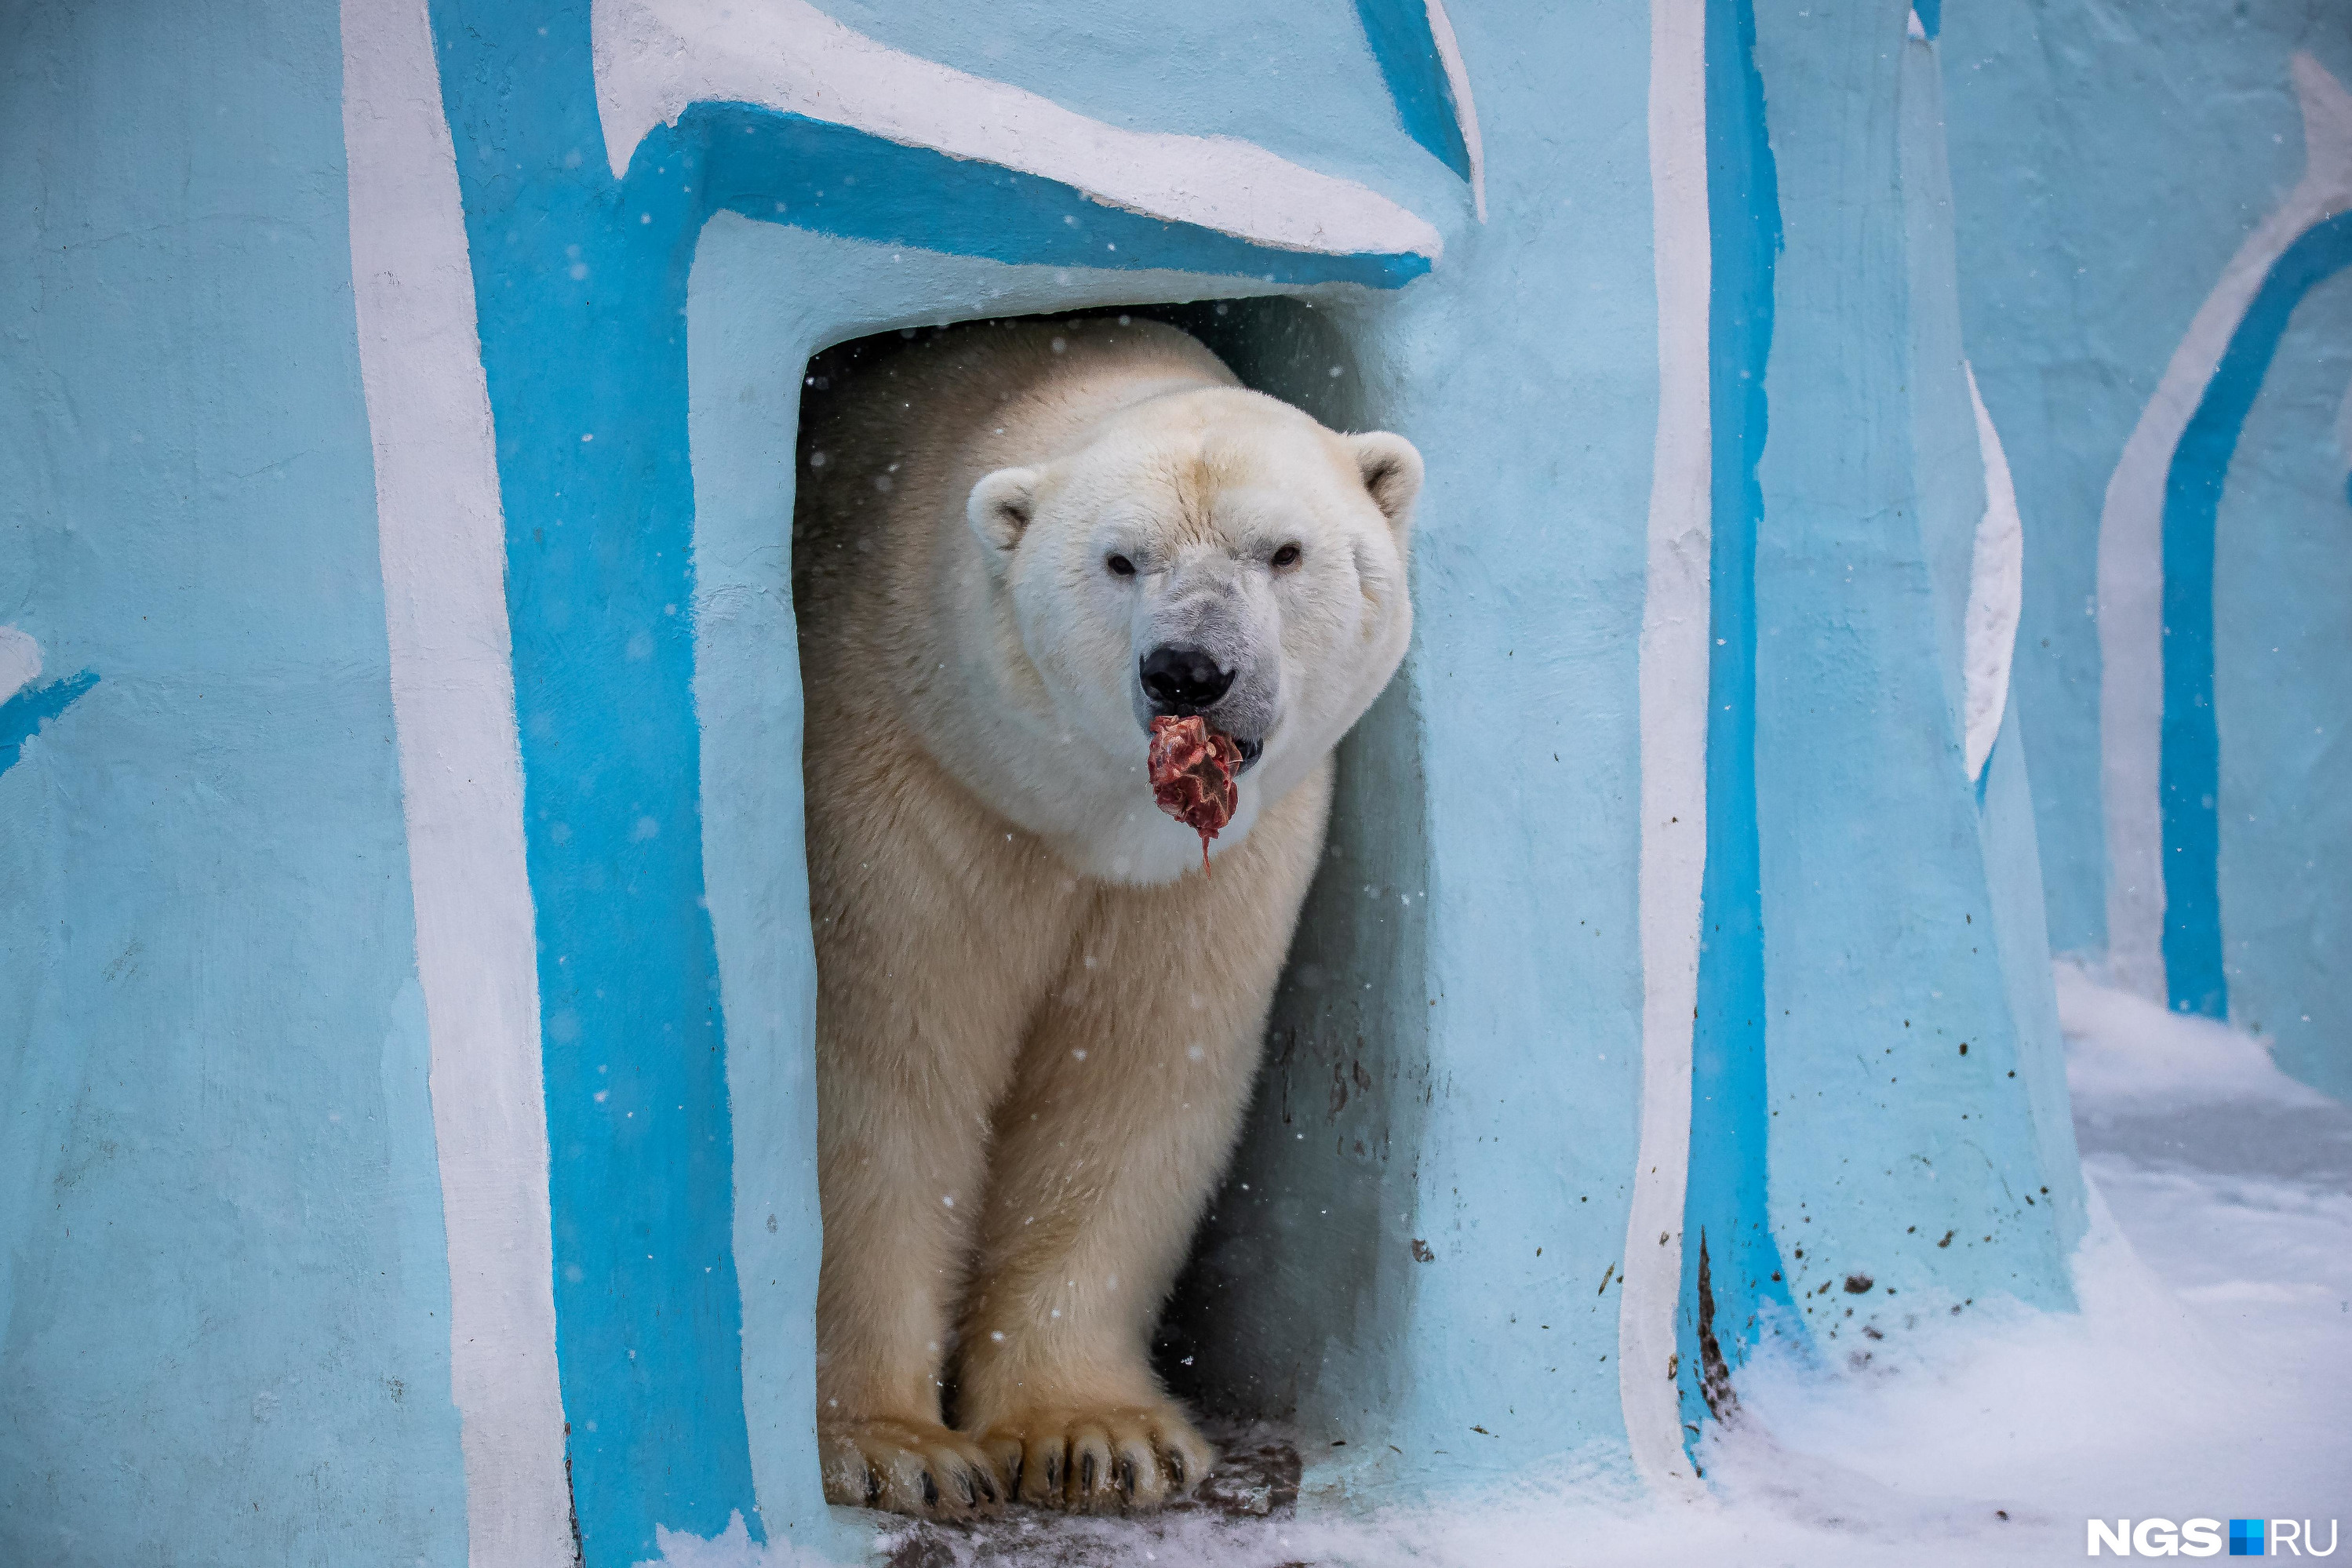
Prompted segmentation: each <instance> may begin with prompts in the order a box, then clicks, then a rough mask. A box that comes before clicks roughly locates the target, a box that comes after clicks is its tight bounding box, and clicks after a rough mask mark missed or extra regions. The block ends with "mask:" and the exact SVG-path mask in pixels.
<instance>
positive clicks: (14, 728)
mask: <svg viewBox="0 0 2352 1568" xmlns="http://www.w3.org/2000/svg"><path fill="white" fill-rule="evenodd" d="M94 685H98V672H97V671H95V670H84V671H82V672H81V674H78V675H68V676H67V677H66V678H65V679H63V680H61V681H51V682H49V683H48V685H41V686H26V688H25V689H24V690H23V691H20V692H18V693H17V694H16V695H15V696H12V697H10V698H9V699H8V700H7V701H6V702H5V703H0V773H5V772H7V771H8V769H10V768H14V767H15V766H16V761H17V759H18V758H21V757H23V756H24V754H25V742H26V741H28V740H30V739H32V738H33V737H34V736H35V735H36V734H37V733H38V732H39V730H40V727H42V726H43V725H45V724H47V723H48V722H49V720H51V719H53V718H55V717H57V716H58V715H59V714H61V713H63V712H65V711H66V709H67V708H68V707H70V706H73V704H74V702H75V700H76V699H77V698H79V696H80V695H82V693H84V692H86V691H88V690H89V688H90V687H92V686H94Z"/></svg>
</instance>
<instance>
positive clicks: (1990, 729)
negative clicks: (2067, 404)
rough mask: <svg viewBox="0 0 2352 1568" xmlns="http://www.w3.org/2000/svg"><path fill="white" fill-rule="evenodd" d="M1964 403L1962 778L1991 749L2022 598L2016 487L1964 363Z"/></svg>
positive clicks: (2021, 528)
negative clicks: (1979, 485)
mask: <svg viewBox="0 0 2352 1568" xmlns="http://www.w3.org/2000/svg"><path fill="white" fill-rule="evenodd" d="M1960 369H1961V370H1962V371H1965V372H1966V373H1967V375H1968V378H1969V405H1970V406H1971V407H1973V408H1974V409H1975V410H1976V411H1977V451H1978V453H1979V455H1981V456H1982V458H1983V460H1984V487H1985V509H1984V516H1983V517H1979V518H1978V519H1977V538H1976V549H1975V551H1974V553H1973V555H1972V556H1971V558H1970V560H1969V612H1968V617H1967V620H1966V622H1965V629H1964V632H1963V636H1964V639H1965V642H1964V644H1963V645H1964V648H1965V650H1966V651H1965V653H1963V655H1962V657H1961V661H1960V675H1961V679H1962V682H1963V684H1964V689H1965V691H1966V693H1967V700H1966V704H1965V710H1966V711H1965V716H1966V720H1967V725H1966V730H1965V734H1966V737H1967V740H1966V749H1967V752H1968V763H1969V779H1970V780H1972V781H1973V780H1974V779H1976V778H1977V776H1978V775H1979V774H1980V773H1982V772H1983V771H1984V765H1985V760H1986V759H1987V758H1990V757H1991V756H1992V743H1993V739H1994V737H1997V736H1999V735H2000V719H2001V715H2002V714H2003V713H2005V712H2007V711H2008V709H2009V669H2010V664H2011V661H2012V660H2014V659H2015V658H2016V656H2017V618H2018V614H2019V612H2020V611H2021V608H2022V606H2023V602H2024V596H2025V524H2024V521H2023V519H2021V517H2018V515H2017V486H2016V484H2015V483H2014V482H2013V481H2012V480H2011V478H2010V474H2009V455H2008V454H2007V453H2005V452H2003V451H2002V450H2001V449H2000V432H1999V431H1997V430H1995V429H1994V428H1993V426H1992V415H1991V413H1989V412H1987V410H1986V408H1985V404H1984V396H1983V394H1982V393H1980V392H1978V391H1977V371H1976V367H1975V366H1974V365H1971V364H1969V362H1968V361H1966V360H1963V361H1960Z"/></svg>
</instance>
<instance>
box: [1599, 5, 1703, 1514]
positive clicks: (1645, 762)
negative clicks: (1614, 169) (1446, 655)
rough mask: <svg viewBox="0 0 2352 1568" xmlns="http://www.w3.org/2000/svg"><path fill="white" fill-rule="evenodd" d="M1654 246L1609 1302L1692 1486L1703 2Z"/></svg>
mask: <svg viewBox="0 0 2352 1568" xmlns="http://www.w3.org/2000/svg"><path fill="white" fill-rule="evenodd" d="M1650 208H1651V214H1652V217H1651V228H1652V233H1651V239H1650V249H1651V254H1652V256H1653V265H1654V267H1655V268H1656V273H1657V287H1658V435H1657V444H1656V447H1655V449H1654V455H1653V458H1652V468H1651V474H1650V533H1649V538H1650V544H1649V579H1648V584H1647V587H1646V588H1645V590H1644V591H1643V602H1642V653H1641V660H1642V664H1641V701H1642V1142H1641V1149H1640V1154H1639V1156H1638V1163H1637V1164H1636V1166H1635V1168H1634V1173H1633V1207H1632V1212H1631V1214H1630V1216H1629V1217H1628V1218H1627V1220H1626V1226H1625V1229H1626V1235H1625V1262H1624V1269H1623V1280H1624V1283H1623V1287H1622V1295H1621V1297H1620V1299H1619V1301H1618V1309H1617V1345H1618V1357H1617V1378H1618V1394H1619V1397H1620V1399H1621V1401H1622V1405H1623V1407H1624V1412H1625V1437H1626V1441H1627V1443H1628V1445H1629V1446H1630V1447H1631V1448H1632V1451H1633V1464H1634V1467H1635V1469H1638V1470H1639V1471H1640V1472H1641V1473H1642V1475H1643V1478H1644V1479H1647V1480H1648V1481H1649V1482H1650V1483H1651V1485H1653V1486H1654V1487H1656V1488H1658V1489H1660V1490H1664V1491H1666V1492H1668V1493H1670V1494H1673V1495H1675V1496H1681V1497H1692V1498H1696V1497H1698V1496H1701V1495H1703V1493H1702V1492H1701V1490H1700V1488H1699V1484H1698V1479H1697V1478H1696V1476H1695V1475H1694V1474H1693V1473H1692V1469H1691V1465H1690V1460H1689V1458H1688V1457H1687V1456H1686V1455H1685V1453H1684V1451H1683V1429H1682V1416H1681V1413H1680V1410H1679V1407H1678V1405H1677V1402H1676V1399H1675V1382H1674V1378H1673V1376H1672V1375H1671V1374H1670V1373H1669V1372H1668V1370H1667V1367H1668V1364H1669V1362H1670V1360H1671V1358H1672V1357H1673V1355H1674V1354H1675V1314H1676V1312H1677V1310H1678V1308H1679V1304H1680V1301H1681V1296H1682V1275H1683V1258H1682V1228H1683V1196H1684V1191H1685V1186H1686V1185H1687V1182H1688V1178H1689V1167H1690V1125H1691V1013H1692V1009H1694V1008H1695V1007H1696V1003H1697V997H1698V947H1699V941H1698V938H1699V886H1700V877H1701V875H1702V873H1704V872H1705V870H1706V692H1707V659H1708V643H1707V637H1708V627H1709V625H1710V624H1711V615H1710V610H1709V604H1708V584H1709V581H1710V575H1709V570H1708V559H1707V552H1708V549H1709V548H1710V546H1711V544H1712V541H1713V538H1714V519H1713V516H1712V513H1711V511H1710V509H1709V502H1708V488H1709V484H1710V476H1711V474H1712V472H1713V463H1712V455H1711V451H1710V440H1711V436H1710V427H1709V423H1708V420H1709V414H1708V408H1707V365H1708V345H1707V319H1708V288H1709V287H1710V284H1711V281H1712V264H1711V261H1710V258H1709V255H1708V248H1707V247H1708V226H1707V212H1706V5H1705V3H1704V0H1651V4H1650Z"/></svg>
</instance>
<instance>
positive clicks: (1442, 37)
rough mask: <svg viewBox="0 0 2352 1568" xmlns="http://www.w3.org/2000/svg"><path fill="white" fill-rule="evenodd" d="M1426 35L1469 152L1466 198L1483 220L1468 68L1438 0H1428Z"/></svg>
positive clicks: (1481, 156) (1482, 162)
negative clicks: (1441, 69) (1432, 43)
mask: <svg viewBox="0 0 2352 1568" xmlns="http://www.w3.org/2000/svg"><path fill="white" fill-rule="evenodd" d="M1429 36H1430V37H1432V38H1433V39H1435V40H1436V42H1437V57H1438V59H1439V60H1440V61H1442V62H1443V63H1444V67H1445V86H1446V89H1447V90H1448V91H1449V92H1451V93H1453V95H1454V124H1455V125H1457V126H1459V127H1461V130H1462V145H1463V147H1464V149H1465V151H1467V152H1469V154H1470V200H1471V201H1472V203H1473V204H1475V205H1476V207H1477V209H1478V221H1479V222H1480V223H1482V224H1483V223H1485V222H1486V148H1485V147H1484V146H1483V145H1482V144H1481V143H1480V142H1479V141H1478V105H1477V102H1476V100H1475V99H1473V98H1471V96H1470V68H1469V67H1467V66H1465V65H1464V64H1463V63H1462V46H1461V44H1460V43H1459V42H1457V41H1456V40H1455V38H1454V19H1453V18H1452V17H1450V16H1447V15H1446V14H1445V7H1444V5H1441V4H1439V0H1429Z"/></svg>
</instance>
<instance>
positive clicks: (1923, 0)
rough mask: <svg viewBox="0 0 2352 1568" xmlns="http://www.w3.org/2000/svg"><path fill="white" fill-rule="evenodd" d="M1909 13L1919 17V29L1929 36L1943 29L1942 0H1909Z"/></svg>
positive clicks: (1934, 35)
mask: <svg viewBox="0 0 2352 1568" xmlns="http://www.w3.org/2000/svg"><path fill="white" fill-rule="evenodd" d="M1911 14H1912V15H1913V16H1916V17H1918V18H1919V30H1920V31H1921V32H1923V33H1925V34H1927V37H1931V38H1932V37H1936V36H1937V34H1938V33H1941V32H1942V31H1943V30H1944V0H1911Z"/></svg>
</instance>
